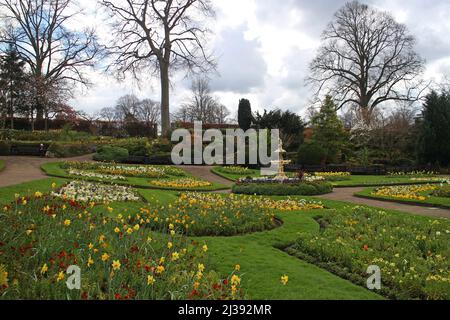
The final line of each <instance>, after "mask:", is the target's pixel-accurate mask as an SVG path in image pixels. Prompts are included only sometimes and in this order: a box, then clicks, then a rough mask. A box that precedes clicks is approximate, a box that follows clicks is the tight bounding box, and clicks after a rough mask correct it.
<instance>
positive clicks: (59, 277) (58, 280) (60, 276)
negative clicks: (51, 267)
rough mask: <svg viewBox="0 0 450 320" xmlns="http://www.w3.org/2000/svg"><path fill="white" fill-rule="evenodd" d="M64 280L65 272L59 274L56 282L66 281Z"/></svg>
mask: <svg viewBox="0 0 450 320" xmlns="http://www.w3.org/2000/svg"><path fill="white" fill-rule="evenodd" d="M64 278H65V275H64V272H62V271H60V272H59V273H58V277H57V278H56V282H60V281H62V280H64Z"/></svg>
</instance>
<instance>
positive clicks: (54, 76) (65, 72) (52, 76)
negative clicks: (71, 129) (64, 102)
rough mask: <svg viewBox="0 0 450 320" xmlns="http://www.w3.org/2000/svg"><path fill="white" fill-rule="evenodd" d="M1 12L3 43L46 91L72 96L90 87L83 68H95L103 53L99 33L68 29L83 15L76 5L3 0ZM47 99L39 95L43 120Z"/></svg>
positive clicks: (63, 1)
mask: <svg viewBox="0 0 450 320" xmlns="http://www.w3.org/2000/svg"><path fill="white" fill-rule="evenodd" d="M0 12H2V14H1V18H2V21H4V23H5V25H4V28H3V30H2V31H3V32H2V33H1V36H0V42H1V43H3V44H10V45H12V46H13V47H14V48H15V49H16V50H17V51H18V52H19V53H20V55H21V57H22V58H23V59H24V61H25V62H26V63H27V64H28V66H29V69H30V71H31V73H32V76H33V77H34V78H35V79H36V82H39V83H40V85H41V89H42V90H44V91H45V90H46V89H45V88H58V90H62V91H66V94H72V93H73V89H74V88H75V87H76V86H75V84H82V85H84V86H88V85H89V81H88V79H87V78H86V77H85V76H84V74H83V68H84V67H91V66H93V65H94V63H95V60H96V58H97V57H98V56H99V55H100V54H101V52H102V50H101V47H100V46H99V45H98V43H97V37H96V34H95V30H93V29H85V30H82V31H81V30H77V31H73V30H71V29H68V28H67V26H68V25H69V24H70V23H72V22H73V21H74V18H75V17H77V16H78V15H80V14H81V13H82V11H81V10H80V9H79V8H78V7H77V6H76V5H74V1H71V0H51V1H49V0H1V1H0ZM41 89H40V90H41ZM43 95H45V92H41V93H39V94H37V101H36V104H37V106H36V107H37V117H38V118H40V119H41V118H42V117H43V116H44V113H45V112H46V110H45V107H46V101H45V98H42V96H43ZM43 100H44V101H43Z"/></svg>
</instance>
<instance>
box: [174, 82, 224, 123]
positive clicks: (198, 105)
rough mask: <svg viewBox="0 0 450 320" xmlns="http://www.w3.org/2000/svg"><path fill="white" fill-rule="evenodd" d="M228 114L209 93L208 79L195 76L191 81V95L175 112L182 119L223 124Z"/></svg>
mask: <svg viewBox="0 0 450 320" xmlns="http://www.w3.org/2000/svg"><path fill="white" fill-rule="evenodd" d="M229 115H230V112H229V111H228V109H227V108H226V107H225V106H224V105H222V104H221V103H220V102H219V100H218V99H217V98H216V97H214V96H213V95H212V93H211V88H210V85H209V80H208V79H207V78H204V77H197V78H195V79H194V80H193V81H192V85H191V96H190V97H189V98H188V99H187V101H186V103H184V104H183V105H182V107H181V108H180V109H179V110H178V112H177V113H176V118H178V119H179V120H184V121H190V122H193V121H202V122H204V123H210V124H211V123H214V124H223V123H225V122H226V118H227V117H228V116H229Z"/></svg>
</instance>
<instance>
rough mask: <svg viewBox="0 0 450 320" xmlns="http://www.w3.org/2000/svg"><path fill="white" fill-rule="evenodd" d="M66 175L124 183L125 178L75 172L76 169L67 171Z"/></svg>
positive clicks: (83, 171)
mask: <svg viewBox="0 0 450 320" xmlns="http://www.w3.org/2000/svg"><path fill="white" fill-rule="evenodd" d="M68 173H69V174H70V175H72V176H79V177H84V178H95V179H102V180H121V181H125V180H127V178H125V177H124V176H120V175H111V174H101V173H96V172H90V171H85V170H77V169H69V170H68Z"/></svg>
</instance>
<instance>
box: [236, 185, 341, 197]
mask: <svg viewBox="0 0 450 320" xmlns="http://www.w3.org/2000/svg"><path fill="white" fill-rule="evenodd" d="M332 191H333V186H332V185H331V184H330V183H327V182H302V183H299V184H282V183H243V184H235V185H234V186H233V188H232V192H233V193H236V194H248V195H253V194H256V195H262V196H294V195H299V196H316V195H321V194H327V193H330V192H332Z"/></svg>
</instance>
